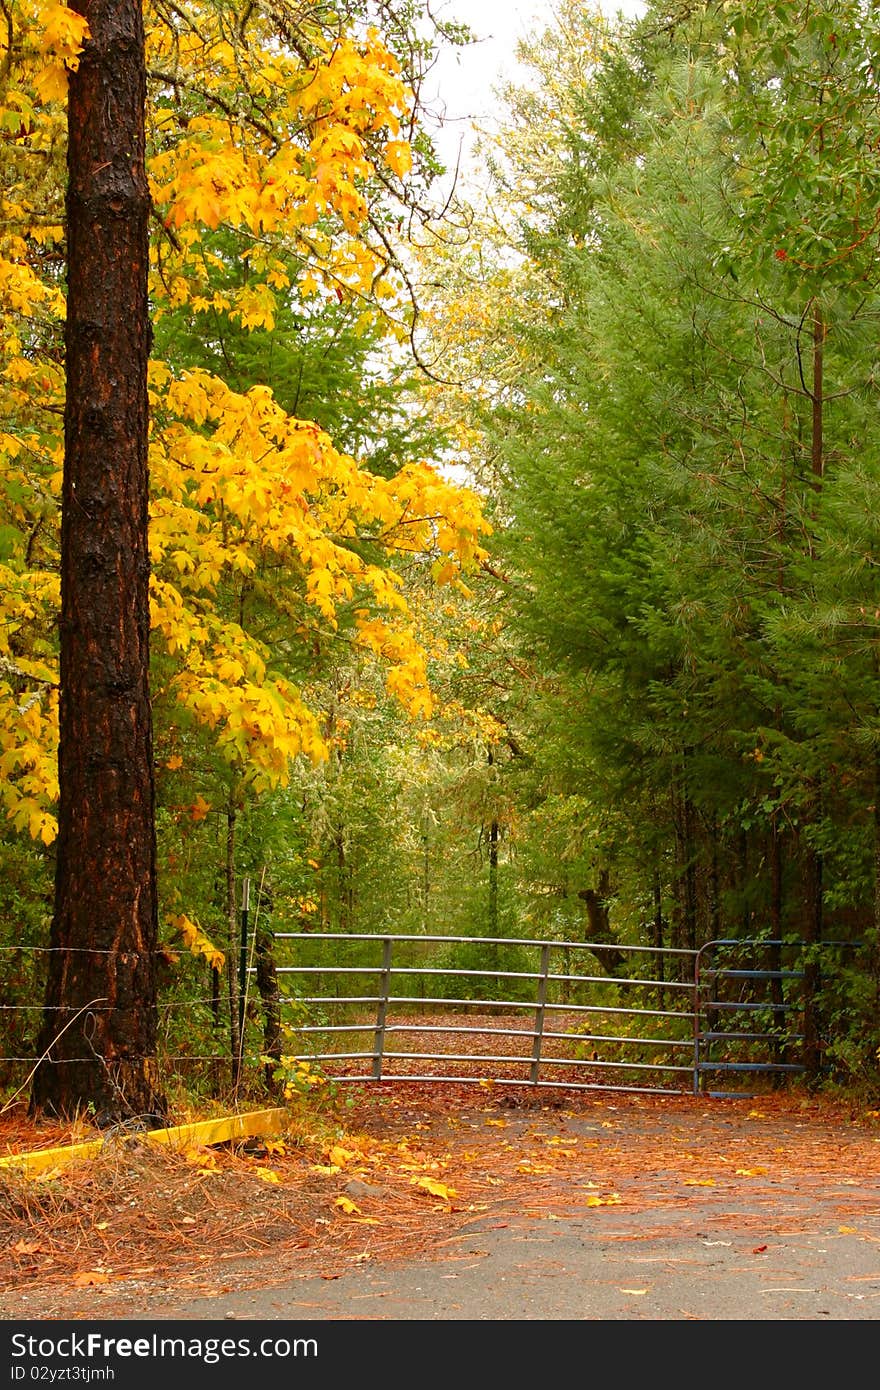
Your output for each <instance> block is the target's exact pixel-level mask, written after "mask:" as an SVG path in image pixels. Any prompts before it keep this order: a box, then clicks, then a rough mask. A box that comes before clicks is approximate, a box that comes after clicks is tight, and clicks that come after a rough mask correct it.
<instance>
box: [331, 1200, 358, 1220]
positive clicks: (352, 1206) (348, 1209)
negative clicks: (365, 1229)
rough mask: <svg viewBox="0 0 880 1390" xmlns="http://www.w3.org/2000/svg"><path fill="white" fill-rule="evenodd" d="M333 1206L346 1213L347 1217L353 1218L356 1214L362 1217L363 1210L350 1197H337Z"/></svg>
mask: <svg viewBox="0 0 880 1390" xmlns="http://www.w3.org/2000/svg"><path fill="white" fill-rule="evenodd" d="M333 1205H334V1207H338V1208H339V1210H340V1211H344V1212H345V1214H346V1216H353V1215H355V1213H356V1214H357V1215H358V1216H360V1214H361V1209H360V1207H359V1206H358V1204H357V1202H353V1201H352V1200H351V1198H350V1197H342V1196H340V1197H337V1198H336V1199H335V1200H334V1202H333Z"/></svg>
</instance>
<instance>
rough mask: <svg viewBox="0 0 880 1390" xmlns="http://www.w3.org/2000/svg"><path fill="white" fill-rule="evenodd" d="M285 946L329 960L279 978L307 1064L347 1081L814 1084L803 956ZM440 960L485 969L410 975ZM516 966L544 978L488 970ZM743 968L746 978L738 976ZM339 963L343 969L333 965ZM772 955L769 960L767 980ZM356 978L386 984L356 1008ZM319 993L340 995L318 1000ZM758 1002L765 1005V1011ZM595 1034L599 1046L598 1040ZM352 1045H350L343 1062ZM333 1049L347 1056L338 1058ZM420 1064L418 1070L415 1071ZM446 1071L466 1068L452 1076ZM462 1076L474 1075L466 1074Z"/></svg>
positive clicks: (684, 1088) (518, 944) (487, 944)
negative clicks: (363, 958)
mask: <svg viewBox="0 0 880 1390" xmlns="http://www.w3.org/2000/svg"><path fill="white" fill-rule="evenodd" d="M275 940H276V942H277V943H278V944H279V946H280V945H281V943H288V942H289V943H292V947H291V949H292V950H293V951H294V952H295V953H296V954H297V955H298V956H301V957H308V955H309V953H310V952H311V951H314V950H317V951H318V952H319V953H320V956H321V958H320V959H319V960H318V961H317V962H316V963H305V960H303V961H302V962H297V963H294V964H285V965H279V966H278V967H277V971H278V974H279V975H280V976H286V977H289V978H290V981H291V983H295V984H298V985H299V987H300V989H301V990H302V992H301V993H296V994H295V995H294V996H293V997H289V998H288V999H287V1000H286V1001H285V1003H286V1004H287V1006H288V1007H289V1008H292V1009H294V1010H295V1011H296V1014H297V1017H296V1018H295V1019H294V1021H293V1022H292V1024H290V1025H289V1031H290V1032H292V1033H293V1034H294V1035H295V1036H296V1037H297V1038H298V1039H300V1044H301V1045H302V1044H305V1043H306V1042H308V1043H309V1044H311V1050H308V1051H307V1050H304V1049H303V1048H302V1046H301V1050H300V1051H299V1052H297V1054H296V1057H297V1060H308V1061H310V1062H313V1063H317V1064H319V1065H320V1066H321V1068H322V1070H323V1071H324V1073H325V1075H327V1076H328V1078H329V1079H332V1080H334V1081H337V1082H342V1083H345V1082H350V1081H364V1080H373V1081H394V1080H399V1081H448V1082H457V1083H467V1082H473V1083H480V1082H482V1083H483V1084H486V1083H487V1082H490V1083H492V1084H504V1085H508V1086H531V1087H537V1086H541V1087H556V1088H564V1089H572V1090H575V1089H576V1090H604V1091H638V1092H650V1093H652V1094H656V1093H658V1092H659V1093H666V1094H680V1093H693V1094H699V1093H700V1092H701V1091H702V1090H706V1089H708V1084H709V1082H710V1079H711V1078H712V1077H713V1076H722V1077H724V1076H732V1075H737V1074H739V1075H742V1074H749V1075H763V1076H777V1077H781V1076H784V1075H794V1074H799V1073H803V1072H804V1070H805V1062H804V1060H803V1056H802V1055H801V1053H802V1048H801V1044H802V1043H803V1042H804V1038H805V1036H806V1033H805V1027H804V1025H803V1022H802V1021H800V1020H802V1016H803V1012H804V1000H803V997H802V996H803V993H804V991H803V985H804V981H805V978H806V973H807V972H806V970H805V969H804V968H803V966H802V965H801V964H798V965H797V966H796V967H791V966H789V965H787V964H786V965H785V966H783V964H782V963H781V961H782V953H783V952H786V953H789V954H791V953H794V954H795V958H796V959H797V957H798V956H799V954H800V953H801V952H802V951H803V949H804V943H801V942H781V941H768V940H759V939H757V938H754V939H750V940H748V941H728V940H719V941H712V942H708V943H706V944H705V945H704V946H702V947H700V948H699V949H696V950H691V949H687V948H667V947H656V946H630V945H620V946H618V945H616V944H615V945H610V944H608V943H601V942H576V941H541V940H535V939H531V938H523V937H514V938H512V937H472V936H441V935H429V936H407V935H403V934H395V933H388V934H384V933H369V934H364V935H360V934H350V935H348V934H340V933H333V932H307V933H283V932H282V933H278V934H277V935H276V937H275ZM823 944H828V945H838V946H839V945H842V944H844V943H823ZM370 946H373V947H379V948H381V955H380V958H377V959H375V960H374V961H372V962H371V963H369V964H350V963H341V960H342V958H345V957H348V959H350V958H351V953H352V951H353V950H354V949H356V948H358V947H360V948H365V947H370ZM444 947H445V948H448V949H450V950H452V951H454V950H455V949H456V948H460V949H461V948H467V949H470V950H473V949H474V948H479V950H480V951H481V952H482V953H483V955H484V964H483V965H481V966H479V967H477V966H475V967H466V966H460V965H454V964H450V965H442V964H440V965H438V964H436V962H435V960H432V963H421V962H420V961H418V960H416V962H415V963H413V960H412V956H413V952H416V953H419V952H420V951H423V950H427V951H433V952H435V953H436V952H437V951H438V950H440V949H442V948H444ZM334 948H335V950H334ZM511 951H512V952H514V953H515V962H514V963H515V964H516V965H517V966H520V967H521V966H523V965H529V964H532V965H533V967H534V968H516V969H505V968H501V966H500V964H499V967H498V968H489V969H487V968H484V965H485V959H486V958H487V957H488V955H489V953H491V952H494V953H495V954H496V955H497V956H498V957H499V958H500V957H501V956H502V955H504V954H505V953H507V952H511ZM584 952H588V953H590V954H591V955H593V956H594V957H595V958H598V959H600V960H601V959H602V958H603V953H605V956H606V959H607V958H608V957H607V953H613V956H612V960H613V961H614V963H615V964H616V965H617V968H618V969H619V968H620V965H619V963H620V962H622V961H624V960H626V961H629V962H631V963H632V966H633V971H634V973H632V974H626V975H623V974H617V973H610V972H609V973H607V974H587V973H579V972H578V971H577V970H575V969H573V968H572V958H575V961H574V963H575V964H576V963H577V961H576V957H577V955H578V954H580V955H581V956H582V955H583V953H584ZM523 953H531V955H532V957H533V959H532V961H531V962H530V961H528V960H526V961H523V959H522V956H523ZM560 953H561V955H562V960H561V962H560V959H559V957H560ZM743 953H745V960H746V961H748V964H747V965H743V963H742V959H743ZM768 953H769V955H768ZM279 954H280V953H279ZM377 954H378V953H377ZM328 955H335V959H330V960H328V959H327V956H328ZM762 955H766V956H767V960H766V962H765V963H764V964H763V965H762V964H761V960H762ZM402 957H403V959H401V958H402ZM454 958H455V957H454V956H453V959H454ZM554 963H555V964H556V968H555V969H553V968H551V966H552V965H553V964H554ZM627 968H628V969H629V968H630V967H629V966H628V967H627ZM667 976H671V977H672V978H666V977H667ZM357 979H375V981H376V985H375V988H374V990H373V991H372V992H368V991H369V987H368V990H366V991H364V992H363V993H358V992H357V987H356V986H355V985H354V981H355V980H357ZM457 980H469V981H483V980H493V981H495V982H496V983H498V984H500V985H501V986H502V993H504V994H505V995H507V996H510V997H504V998H487V997H479V996H475V995H474V994H473V993H471V992H469V991H467V990H462V988H461V987H459V988H458V989H457V991H456V993H455V994H447V993H439V994H438V993H431V992H430V988H431V984H442V985H443V986H444V987H447V986H449V985H450V984H451V982H453V981H457ZM317 981H322V982H327V983H328V985H332V988H327V989H325V990H324V991H323V992H315V983H316V982H317ZM349 981H350V982H352V983H351V984H349V983H348V982H349ZM411 981H418V982H419V984H420V986H421V987H420V988H419V987H418V986H417V988H416V991H415V992H413V993H407V992H406V983H407V982H411ZM428 982H430V983H428ZM395 985H396V986H397V988H396V991H395V988H394V987H395ZM526 990H527V991H528V994H527V997H525V991H526ZM762 990H764V991H767V990H769V995H767V997H763V996H762V995H761V991H762ZM462 994H464V995H465V997H461V995H462ZM746 995H748V996H749V997H745V996H746ZM517 996H518V997H517ZM424 1009H430V1010H432V1012H433V1011H443V1010H455V1011H456V1016H455V1019H454V1021H451V1022H446V1021H443V1022H438V1021H436V1019H435V1018H433V1017H432V1018H431V1019H430V1020H429V1021H425V1020H424V1019H423V1018H414V1017H412V1014H413V1012H414V1011H415V1010H424ZM474 1010H477V1011H479V1012H480V1013H481V1014H483V1015H489V1016H490V1017H489V1018H488V1019H486V1018H480V1019H475V1020H474V1021H473V1022H472V1023H469V1022H468V1021H467V1015H466V1014H465V1015H463V1014H462V1011H469V1012H473V1011H474ZM495 1013H502V1014H508V1015H509V1014H515V1015H523V1019H522V1026H520V1025H519V1024H514V1022H513V1021H512V1020H508V1019H504V1018H501V1019H499V1020H498V1021H499V1022H500V1023H502V1024H503V1025H504V1026H500V1027H499V1026H494V1020H492V1021H490V1020H491V1019H492V1015H494V1014H495ZM742 1014H745V1015H746V1016H747V1017H751V1018H754V1019H757V1020H758V1022H757V1023H755V1024H754V1026H752V1027H745V1026H744V1025H742V1023H740V1022H739V1021H738V1020H739V1018H740V1016H741V1015H742ZM728 1019H730V1020H731V1021H732V1022H731V1026H727V1023H726V1020H728ZM594 1020H595V1021H597V1026H598V1027H599V1029H600V1031H598V1032H595V1031H594V1030H593V1027H592V1026H591V1025H592V1023H593V1021H594ZM609 1024H610V1028H609ZM649 1024H650V1031H649ZM606 1028H608V1029H609V1031H605V1029H606ZM643 1030H644V1031H643ZM658 1033H659V1034H660V1036H656V1034H658ZM413 1036H414V1037H415V1039H416V1042H415V1044H414V1048H417V1050H407V1048H406V1040H407V1038H409V1037H413ZM346 1037H349V1038H351V1039H352V1041H351V1042H350V1043H349V1044H348V1046H347V1047H346V1046H345V1044H344V1042H343V1039H344V1038H346ZM441 1038H449V1039H451V1045H452V1047H453V1048H454V1050H441V1049H440V1047H439V1041H438V1042H437V1043H435V1040H439V1039H441ZM477 1038H480V1039H486V1040H488V1043H489V1047H490V1050H487V1051H481V1050H480V1049H479V1048H478V1047H477V1046H476V1043H475V1042H462V1041H459V1040H464V1039H468V1040H470V1039H477ZM502 1038H503V1039H509V1038H516V1039H519V1040H521V1042H522V1044H523V1045H524V1046H523V1049H522V1050H520V1049H517V1050H516V1051H514V1052H513V1053H507V1052H504V1051H502V1050H494V1051H493V1050H491V1043H492V1041H493V1040H495V1039H502ZM335 1039H339V1043H340V1044H341V1046H339V1045H337V1047H336V1048H334V1040H335ZM359 1044H360V1045H359ZM395 1044H398V1045H397V1046H395ZM412 1063H418V1064H420V1065H419V1066H418V1067H417V1068H414V1067H413V1066H412V1065H409V1064H412ZM444 1063H445V1064H455V1065H454V1068H450V1067H449V1065H447V1066H446V1068H445V1069H443V1067H442V1064H444ZM424 1064H433V1066H430V1067H425V1065H424ZM463 1066H467V1067H469V1068H470V1070H469V1071H466V1072H462V1071H461V1068H462V1067H463ZM438 1067H439V1069H438ZM499 1068H500V1069H502V1070H501V1071H500V1072H499V1070H498V1069H499ZM517 1073H519V1074H517ZM710 1094H713V1095H730V1094H736V1095H742V1094H743V1092H742V1091H737V1092H724V1091H715V1090H713V1091H711V1092H710Z"/></svg>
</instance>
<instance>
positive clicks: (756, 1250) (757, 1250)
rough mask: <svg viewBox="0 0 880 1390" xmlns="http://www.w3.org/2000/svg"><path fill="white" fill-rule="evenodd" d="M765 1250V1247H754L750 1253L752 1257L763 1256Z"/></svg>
mask: <svg viewBox="0 0 880 1390" xmlns="http://www.w3.org/2000/svg"><path fill="white" fill-rule="evenodd" d="M766 1249H767V1247H766V1245H756V1246H755V1248H754V1250H753V1251H752V1254H753V1255H763V1253H764V1251H765V1250H766Z"/></svg>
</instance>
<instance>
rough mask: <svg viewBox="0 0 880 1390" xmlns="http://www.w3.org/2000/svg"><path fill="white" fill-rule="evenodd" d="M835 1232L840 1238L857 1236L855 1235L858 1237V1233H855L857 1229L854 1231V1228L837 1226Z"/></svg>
mask: <svg viewBox="0 0 880 1390" xmlns="http://www.w3.org/2000/svg"><path fill="white" fill-rule="evenodd" d="M837 1232H838V1235H841V1236H857V1235H858V1231H857V1229H856V1227H855V1226H838V1228H837Z"/></svg>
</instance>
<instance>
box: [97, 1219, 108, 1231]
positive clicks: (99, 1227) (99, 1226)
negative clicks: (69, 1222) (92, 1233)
mask: <svg viewBox="0 0 880 1390" xmlns="http://www.w3.org/2000/svg"><path fill="white" fill-rule="evenodd" d="M109 1225H110V1222H109V1221H98V1222H97V1223H96V1225H95V1230H96V1231H106V1229H107V1227H108V1226H109Z"/></svg>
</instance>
